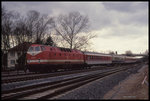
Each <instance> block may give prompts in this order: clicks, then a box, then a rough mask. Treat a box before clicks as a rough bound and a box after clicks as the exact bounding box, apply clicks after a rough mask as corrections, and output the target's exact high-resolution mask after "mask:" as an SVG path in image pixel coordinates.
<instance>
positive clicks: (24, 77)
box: [2, 66, 113, 84]
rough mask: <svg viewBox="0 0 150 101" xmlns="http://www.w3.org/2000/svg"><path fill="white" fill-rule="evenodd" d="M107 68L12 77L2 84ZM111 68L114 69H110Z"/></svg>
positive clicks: (6, 78)
mask: <svg viewBox="0 0 150 101" xmlns="http://www.w3.org/2000/svg"><path fill="white" fill-rule="evenodd" d="M105 68H107V67H104V66H103V67H102V68H101V67H100V66H99V67H95V68H91V69H81V70H74V71H65V72H64V71H63V72H55V73H46V74H35V73H33V74H26V75H19V76H12V77H2V84H6V83H13V82H20V81H27V80H34V79H41V78H48V77H54V76H60V75H67V74H74V73H81V72H89V71H96V70H101V69H105ZM109 68H113V66H112V67H109Z"/></svg>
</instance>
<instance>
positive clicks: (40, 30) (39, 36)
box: [26, 10, 54, 43]
mask: <svg viewBox="0 0 150 101" xmlns="http://www.w3.org/2000/svg"><path fill="white" fill-rule="evenodd" d="M52 23H54V21H53V18H52V17H51V18H49V17H48V16H47V15H41V14H40V13H39V12H37V11H33V10H32V11H29V12H28V13H27V23H26V24H27V26H28V28H27V29H28V31H29V35H30V36H32V40H34V39H35V40H34V41H35V42H36V43H43V39H44V36H45V35H46V34H47V32H48V30H49V29H50V28H51V27H52V26H51V24H52Z"/></svg>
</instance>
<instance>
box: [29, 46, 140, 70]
mask: <svg viewBox="0 0 150 101" xmlns="http://www.w3.org/2000/svg"><path fill="white" fill-rule="evenodd" d="M26 57H27V68H28V69H29V71H36V72H42V71H52V70H57V69H77V68H84V67H86V66H92V65H104V64H106V65H108V64H112V63H133V62H136V60H137V59H136V58H133V57H127V56H121V55H120V56H119V55H110V54H102V53H95V52H81V51H79V50H75V49H68V48H60V47H52V46H48V45H40V44H32V45H31V46H30V47H29V49H28V52H27V56H26Z"/></svg>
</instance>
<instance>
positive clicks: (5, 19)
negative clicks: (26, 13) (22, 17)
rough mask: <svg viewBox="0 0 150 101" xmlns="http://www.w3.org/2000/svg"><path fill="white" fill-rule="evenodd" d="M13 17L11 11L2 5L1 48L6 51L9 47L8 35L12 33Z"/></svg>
mask: <svg viewBox="0 0 150 101" xmlns="http://www.w3.org/2000/svg"><path fill="white" fill-rule="evenodd" d="M13 17H14V15H13V14H12V12H9V11H7V10H6V8H5V7H4V6H3V7H2V26H1V28H2V32H1V33H2V40H1V42H2V50H4V51H6V50H8V49H9V48H10V47H11V44H10V43H11V40H10V35H11V33H12V26H13Z"/></svg>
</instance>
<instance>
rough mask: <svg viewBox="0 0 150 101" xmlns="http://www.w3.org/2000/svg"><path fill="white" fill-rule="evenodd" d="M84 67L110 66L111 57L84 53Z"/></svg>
mask: <svg viewBox="0 0 150 101" xmlns="http://www.w3.org/2000/svg"><path fill="white" fill-rule="evenodd" d="M84 63H85V65H89V66H93V65H106V64H107V65H109V64H112V56H111V55H109V54H102V53H96V52H84Z"/></svg>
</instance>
